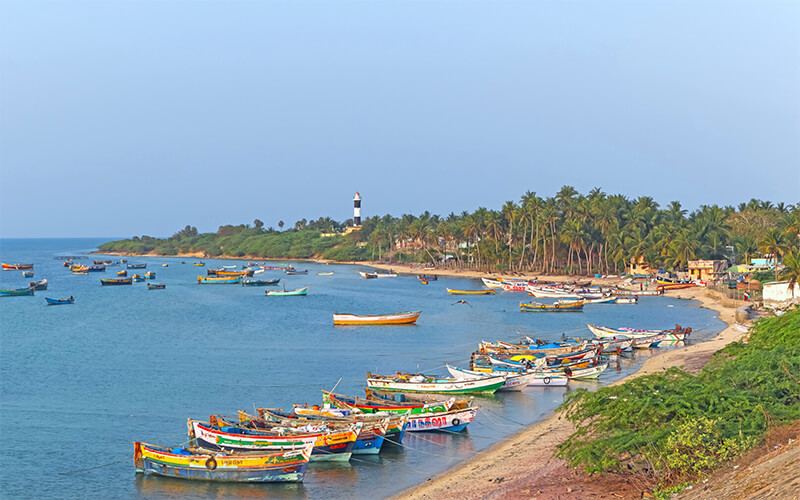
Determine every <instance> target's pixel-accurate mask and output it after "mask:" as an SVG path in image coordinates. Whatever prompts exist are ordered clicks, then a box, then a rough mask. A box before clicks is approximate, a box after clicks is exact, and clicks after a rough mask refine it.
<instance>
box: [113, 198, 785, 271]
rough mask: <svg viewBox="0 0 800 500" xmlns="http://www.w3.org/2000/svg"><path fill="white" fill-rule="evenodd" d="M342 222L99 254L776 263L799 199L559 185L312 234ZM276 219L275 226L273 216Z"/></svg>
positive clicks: (491, 264)
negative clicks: (662, 201)
mask: <svg viewBox="0 0 800 500" xmlns="http://www.w3.org/2000/svg"><path fill="white" fill-rule="evenodd" d="M351 222H352V221H344V222H342V223H340V222H337V221H334V220H333V219H331V218H329V217H323V218H320V219H318V220H316V221H311V222H309V221H306V220H305V219H303V220H300V221H297V222H296V223H295V224H294V226H289V227H290V229H288V230H286V231H275V230H273V229H272V228H267V229H265V228H264V227H263V223H262V222H261V221H260V220H258V219H256V220H255V221H254V223H253V226H254V227H250V225H244V224H243V225H238V226H221V227H220V228H219V230H218V231H217V233H207V234H200V235H198V234H197V230H196V229H195V228H192V227H190V226H187V227H186V228H185V229H184V230H182V231H180V232H178V233H176V234H175V235H173V236H172V237H171V238H167V239H155V238H150V237H147V236H142V237H141V238H138V237H134V238H133V239H131V240H122V241H116V242H110V243H106V244H105V245H103V246H102V247H101V251H120V252H135V253H139V252H155V253H160V254H164V255H174V254H175V252H188V251H192V252H201V253H204V254H205V255H208V256H216V255H222V254H225V255H239V256H252V257H272V258H283V257H287V258H307V257H324V258H330V259H336V260H343V261H350V260H364V259H377V260H389V261H398V262H431V261H446V262H447V264H448V265H449V266H452V267H459V268H479V269H489V268H493V269H503V270H509V271H530V272H536V273H546V274H560V273H567V274H573V273H581V274H591V273H601V274H617V273H620V272H623V271H624V270H625V266H626V265H627V264H628V263H630V262H631V261H632V260H635V261H638V260H640V259H643V260H644V261H645V262H647V263H649V264H650V266H651V267H653V268H663V269H681V268H685V267H686V265H687V262H688V261H689V260H693V259H728V260H729V261H731V263H734V262H736V263H738V262H747V261H748V260H749V259H750V258H751V257H755V256H759V255H770V256H771V258H773V259H775V260H776V261H778V262H779V261H780V260H781V258H782V257H783V256H784V255H786V254H787V253H791V252H792V251H793V250H794V251H796V250H797V248H798V246H799V245H798V241H799V240H798V237H799V236H800V204H798V205H793V206H787V205H785V204H783V203H779V204H777V205H773V204H772V203H771V202H768V201H761V200H755V199H754V200H750V202H748V203H742V204H740V205H739V206H738V207H736V208H734V207H718V206H716V205H714V206H702V207H700V209H698V210H695V211H694V212H692V213H688V211H687V210H685V209H683V208H682V207H681V204H680V203H679V202H677V201H673V202H671V203H669V205H667V207H666V208H664V209H660V208H659V206H658V204H657V203H655V201H653V199H652V198H650V197H647V196H643V197H640V198H636V199H633V200H631V199H628V198H626V197H625V196H622V195H607V194H605V193H603V192H602V191H601V190H600V189H593V190H592V191H590V192H589V193H588V194H587V195H583V194H580V193H578V192H577V191H575V189H574V188H572V187H570V186H564V187H563V188H562V189H561V190H560V191H559V192H558V193H556V194H555V196H552V197H550V198H541V197H539V196H537V195H536V193H532V192H530V191H529V192H527V193H525V195H524V196H522V198H521V200H520V201H519V203H517V202H514V201H508V202H506V203H505V204H504V205H503V207H502V208H501V209H500V210H489V209H486V208H483V207H481V208H478V209H477V210H475V211H474V212H472V213H469V212H462V213H461V214H460V215H456V214H453V213H451V214H450V215H448V216H446V217H440V216H438V215H431V214H430V213H428V212H425V213H423V214H421V215H419V216H414V215H410V214H404V215H402V216H401V217H393V216H391V215H385V216H383V217H377V216H376V217H370V218H367V219H365V220H364V221H363V223H362V229H361V231H357V232H354V233H351V234H349V235H348V236H347V237H345V236H336V237H333V238H322V236H321V233H324V232H334V233H340V232H341V231H342V230H343V229H344V227H346V226H347V225H348V224H349V223H351ZM278 226H279V227H280V228H283V226H284V223H283V221H280V222H278ZM358 243H361V245H358Z"/></svg>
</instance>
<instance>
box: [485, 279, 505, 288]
mask: <svg viewBox="0 0 800 500" xmlns="http://www.w3.org/2000/svg"><path fill="white" fill-rule="evenodd" d="M481 281H483V284H484V285H486V286H487V287H489V288H503V282H502V281H500V280H493V279H491V278H481Z"/></svg>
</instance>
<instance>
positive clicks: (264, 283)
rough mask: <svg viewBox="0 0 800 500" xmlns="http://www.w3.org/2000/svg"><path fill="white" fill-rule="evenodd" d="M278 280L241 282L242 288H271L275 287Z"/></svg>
mask: <svg viewBox="0 0 800 500" xmlns="http://www.w3.org/2000/svg"><path fill="white" fill-rule="evenodd" d="M279 281H280V278H278V279H276V280H242V286H271V285H277V284H278V282H279Z"/></svg>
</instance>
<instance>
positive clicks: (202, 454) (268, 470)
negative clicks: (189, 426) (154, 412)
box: [133, 441, 314, 483]
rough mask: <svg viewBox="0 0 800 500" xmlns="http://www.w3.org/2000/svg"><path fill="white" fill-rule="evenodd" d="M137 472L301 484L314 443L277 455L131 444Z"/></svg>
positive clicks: (197, 478)
mask: <svg viewBox="0 0 800 500" xmlns="http://www.w3.org/2000/svg"><path fill="white" fill-rule="evenodd" d="M133 446H134V451H133V462H134V467H135V469H136V472H137V473H141V474H156V475H159V476H167V477H173V478H180V479H195V480H203V481H228V482H248V483H276V482H290V483H299V482H302V481H303V477H304V476H305V472H306V468H307V467H308V461H309V459H310V458H311V450H312V448H313V446H314V445H313V444H308V445H306V446H305V447H303V448H301V449H297V450H290V451H278V452H276V453H257V454H256V453H241V454H235V453H234V454H229V453H215V452H211V451H208V450H201V449H191V448H190V449H188V450H187V449H183V448H166V447H163V446H154V445H151V444H146V443H142V442H138V441H137V442H134V443H133Z"/></svg>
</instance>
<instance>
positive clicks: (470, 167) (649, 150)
mask: <svg viewBox="0 0 800 500" xmlns="http://www.w3.org/2000/svg"><path fill="white" fill-rule="evenodd" d="M798 26H800V2H797V1H796V0H786V1H775V0H765V1H737V0H722V1H705V0H704V1H697V0H684V1H681V0H670V1H663V0H648V1H646V2H642V1H640V0H631V1H615V0H608V1H603V2H598V1H595V0H583V1H576V0H521V1H504V0H499V1H474V0H460V1H446V0H391V1H383V0H382V1H378V0H362V1H342V0H324V1H323V0H320V1H311V0H305V1H304V0H292V1H280V0H252V1H242V0H227V1H221V0H216V1H202V0H191V1H190V0H180V1H179V0H159V1H148V0H142V1H135V2H134V1H115V2H109V1H105V0H96V1H80V0H73V1H49V2H48V1H39V0H19V1H11V0H0V236H2V237H81V236H109V237H129V236H132V235H142V234H148V235H152V236H169V235H171V234H172V233H174V232H176V231H177V230H179V229H180V228H182V227H184V226H185V225H187V224H190V225H193V226H196V227H197V228H198V229H199V230H200V231H203V232H205V231H215V230H216V229H217V227H218V226H219V225H221V224H241V223H252V221H253V220H254V219H256V218H258V219H261V220H262V221H264V222H265V224H266V225H267V226H277V223H278V221H279V220H283V221H285V222H286V223H287V226H291V225H293V224H294V221H296V220H299V219H302V218H306V219H316V218H318V217H320V216H329V217H333V218H334V219H337V220H345V219H347V218H350V217H352V205H353V204H352V201H351V200H352V198H353V195H354V194H355V192H356V191H359V192H360V193H361V195H362V197H363V202H362V216H363V217H369V216H372V215H384V214H386V213H390V214H393V215H396V216H399V215H401V214H403V213H413V214H419V213H421V212H423V211H426V210H428V211H430V212H432V213H438V214H442V215H446V214H448V213H450V212H455V213H460V212H461V211H464V210H467V211H473V210H475V209H476V208H478V207H481V206H483V207H487V208H494V209H499V208H500V207H501V206H502V204H503V203H504V202H505V201H508V200H515V201H518V200H519V199H520V197H521V196H522V195H523V194H524V193H525V192H526V191H529V190H530V191H534V192H536V193H538V194H539V195H540V196H552V195H553V194H555V193H556V192H557V191H558V190H559V189H560V188H561V186H563V185H571V186H574V187H575V188H577V189H578V190H579V191H580V192H583V193H586V192H588V191H589V190H590V189H592V188H594V187H600V188H602V189H603V191H605V192H607V193H610V194H616V193H622V194H624V195H626V196H628V197H631V198H635V197H638V196H652V197H653V198H654V199H655V200H656V201H657V202H659V203H660V204H661V205H662V206H663V205H666V204H667V203H669V202H670V201H672V200H679V201H681V202H682V203H683V206H684V208H689V209H694V208H697V207H698V206H700V205H703V204H720V205H736V204H738V203H739V202H742V201H748V200H749V199H750V198H760V199H767V200H771V201H773V202H779V201H783V202H786V203H797V202H798V201H800V29H798Z"/></svg>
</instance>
